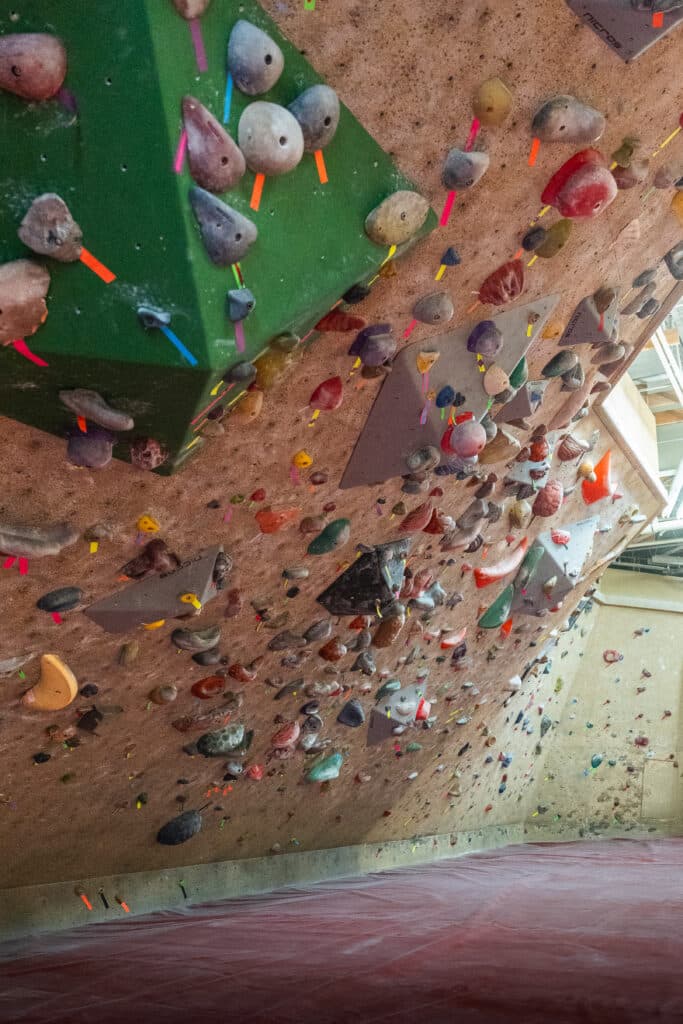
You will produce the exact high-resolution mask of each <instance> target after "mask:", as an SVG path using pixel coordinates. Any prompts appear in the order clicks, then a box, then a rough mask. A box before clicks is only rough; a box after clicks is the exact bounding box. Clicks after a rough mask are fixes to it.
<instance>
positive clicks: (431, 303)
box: [413, 292, 455, 324]
mask: <svg viewBox="0 0 683 1024" xmlns="http://www.w3.org/2000/svg"><path fill="white" fill-rule="evenodd" d="M454 312H455V310H454V307H453V300H452V299H451V297H450V295H449V294H448V292H432V293H431V294H429V295H423V296H422V298H421V299H418V301H417V302H416V303H415V305H414V306H413V316H414V317H415V319H416V320H419V321H420V323H423V324H445V323H448V321H449V320H452V318H453V313H454Z"/></svg>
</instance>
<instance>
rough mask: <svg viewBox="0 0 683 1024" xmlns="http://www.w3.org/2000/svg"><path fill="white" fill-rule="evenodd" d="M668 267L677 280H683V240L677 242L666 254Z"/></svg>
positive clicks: (665, 258) (665, 259)
mask: <svg viewBox="0 0 683 1024" xmlns="http://www.w3.org/2000/svg"><path fill="white" fill-rule="evenodd" d="M664 262H665V263H666V266H667V269H668V271H669V273H670V274H671V276H672V277H673V278H674V280H675V281H683V242H677V243H676V245H674V246H673V248H671V249H669V251H668V252H667V253H666V254H665V256H664Z"/></svg>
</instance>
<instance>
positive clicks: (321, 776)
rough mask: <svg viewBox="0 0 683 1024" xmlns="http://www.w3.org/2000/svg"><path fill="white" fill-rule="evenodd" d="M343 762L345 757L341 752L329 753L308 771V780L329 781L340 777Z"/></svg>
mask: <svg viewBox="0 0 683 1024" xmlns="http://www.w3.org/2000/svg"><path fill="white" fill-rule="evenodd" d="M343 763H344V758H343V757H342V755H341V754H329V756H328V757H324V758H323V759H322V761H318V762H317V763H316V764H314V765H313V767H312V768H310V769H309V771H307V772H306V780H307V782H329V780H330V779H336V778H338V777H339V772H340V771H341V767H342V765H343Z"/></svg>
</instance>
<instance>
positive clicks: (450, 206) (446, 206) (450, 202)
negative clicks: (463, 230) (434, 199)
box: [439, 192, 458, 228]
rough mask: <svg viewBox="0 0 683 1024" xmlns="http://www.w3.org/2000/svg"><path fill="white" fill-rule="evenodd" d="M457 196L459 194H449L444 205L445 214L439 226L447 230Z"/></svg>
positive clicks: (442, 215)
mask: <svg viewBox="0 0 683 1024" xmlns="http://www.w3.org/2000/svg"><path fill="white" fill-rule="evenodd" d="M457 194H458V193H457V192H449V193H448V196H447V198H446V202H445V203H444V207H443V213H442V214H441V220H440V221H439V226H440V227H442V228H445V227H446V225H447V224H448V221H449V220H450V216H451V210H452V209H453V203H454V202H455V197H456V196H457Z"/></svg>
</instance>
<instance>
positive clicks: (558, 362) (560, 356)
mask: <svg viewBox="0 0 683 1024" xmlns="http://www.w3.org/2000/svg"><path fill="white" fill-rule="evenodd" d="M578 361H579V357H578V355H577V354H576V352H574V350H573V349H571V348H564V349H561V350H560V351H559V352H558V353H557V354H556V355H554V356H553V358H552V359H551V360H550V361H549V362H547V363H546V364H545V366H544V367H543V369H542V370H541V373H542V375H543V376H544V377H548V378H551V379H552V378H553V377H562V376H563V375H564V374H565V373H569V372H570V370H573V369H574V367H575V366H576V364H577V363H578Z"/></svg>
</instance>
